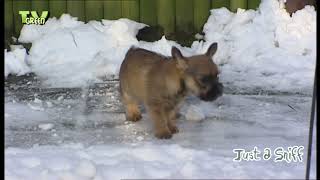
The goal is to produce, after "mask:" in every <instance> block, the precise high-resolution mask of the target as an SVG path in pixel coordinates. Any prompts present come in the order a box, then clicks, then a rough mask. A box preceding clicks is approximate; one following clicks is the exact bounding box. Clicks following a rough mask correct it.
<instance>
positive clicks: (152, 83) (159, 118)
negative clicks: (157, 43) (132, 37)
mask: <svg viewBox="0 0 320 180" xmlns="http://www.w3.org/2000/svg"><path fill="white" fill-rule="evenodd" d="M216 50H217V43H213V44H212V45H211V46H210V47H209V49H208V50H207V52H206V53H205V54H201V55H196V56H191V57H184V56H183V55H182V54H181V52H180V50H179V49H178V48H176V47H172V50H171V54H172V57H165V56H162V55H160V54H157V53H155V52H152V51H148V50H145V49H141V48H134V47H132V48H130V49H129V51H128V52H127V54H126V57H125V59H124V61H123V62H122V64H121V67H120V75H119V76H120V94H121V100H122V103H123V104H124V106H125V108H126V117H127V119H128V120H129V121H138V120H140V119H141V113H140V110H139V107H138V105H139V104H140V103H142V104H144V105H145V107H146V109H147V112H148V114H149V115H150V117H151V119H152V120H154V125H155V136H156V137H158V138H166V139H167V138H171V137H172V134H174V133H177V132H178V128H177V126H176V115H177V112H178V105H179V103H180V102H181V101H182V100H183V98H184V97H186V95H187V94H188V93H191V94H194V95H196V96H199V97H200V99H202V100H205V101H213V100H215V99H216V98H217V97H219V96H221V95H222V90H223V86H222V84H221V83H219V81H218V76H217V75H218V68H217V66H216V64H215V63H214V62H213V61H212V56H213V55H214V53H215V52H216Z"/></svg>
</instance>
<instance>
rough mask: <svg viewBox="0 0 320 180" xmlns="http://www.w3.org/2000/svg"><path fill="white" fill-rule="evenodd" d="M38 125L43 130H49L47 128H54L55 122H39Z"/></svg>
mask: <svg viewBox="0 0 320 180" xmlns="http://www.w3.org/2000/svg"><path fill="white" fill-rule="evenodd" d="M38 127H39V128H40V129H41V130H44V131H47V130H50V129H52V128H53V127H54V124H51V123H45V124H39V125H38Z"/></svg>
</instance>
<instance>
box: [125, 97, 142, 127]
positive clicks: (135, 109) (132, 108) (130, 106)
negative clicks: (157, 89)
mask: <svg viewBox="0 0 320 180" xmlns="http://www.w3.org/2000/svg"><path fill="white" fill-rule="evenodd" d="M121 100H122V103H123V105H124V106H125V110H126V118H127V120H128V121H132V122H136V121H139V120H140V119H141V118H142V116H141V112H140V110H139V105H138V103H137V102H136V101H135V100H134V99H133V98H132V97H130V96H129V95H128V94H126V93H121Z"/></svg>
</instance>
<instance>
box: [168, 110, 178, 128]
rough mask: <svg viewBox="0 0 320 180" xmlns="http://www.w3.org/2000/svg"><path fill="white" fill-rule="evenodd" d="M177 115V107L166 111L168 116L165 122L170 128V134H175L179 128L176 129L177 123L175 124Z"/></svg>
mask: <svg viewBox="0 0 320 180" xmlns="http://www.w3.org/2000/svg"><path fill="white" fill-rule="evenodd" d="M177 115H178V111H177V109H174V110H171V111H169V113H168V116H169V118H168V122H167V124H168V128H169V129H170V132H171V133H172V134H175V133H178V132H179V129H178V127H177V125H176V123H177V118H178V117H177Z"/></svg>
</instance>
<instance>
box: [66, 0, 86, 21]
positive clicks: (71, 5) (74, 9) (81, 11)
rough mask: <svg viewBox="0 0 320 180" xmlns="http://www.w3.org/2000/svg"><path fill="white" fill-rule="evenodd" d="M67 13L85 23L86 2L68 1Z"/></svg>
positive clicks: (82, 0) (79, 0)
mask: <svg viewBox="0 0 320 180" xmlns="http://www.w3.org/2000/svg"><path fill="white" fill-rule="evenodd" d="M67 11H68V13H69V14H70V15H71V16H73V17H78V20H80V21H85V19H86V18H85V8H84V0H71V1H70V0H68V1H67Z"/></svg>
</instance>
